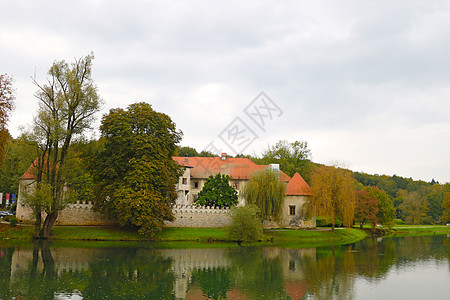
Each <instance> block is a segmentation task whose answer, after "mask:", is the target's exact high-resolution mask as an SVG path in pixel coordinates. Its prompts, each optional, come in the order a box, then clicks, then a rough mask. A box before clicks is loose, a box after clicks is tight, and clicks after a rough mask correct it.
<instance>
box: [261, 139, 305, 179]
mask: <svg viewBox="0 0 450 300" xmlns="http://www.w3.org/2000/svg"><path fill="white" fill-rule="evenodd" d="M256 161H257V163H261V164H271V163H277V164H279V165H280V169H281V170H283V171H284V172H285V173H286V174H287V175H289V176H294V174H295V173H297V172H298V173H299V174H301V175H302V177H303V178H304V179H305V180H306V181H307V182H309V179H310V169H311V151H310V150H309V149H308V143H307V142H305V141H294V142H288V141H286V140H280V141H278V143H276V144H275V145H273V146H269V147H268V148H267V149H266V150H265V151H264V152H263V154H262V158H261V159H256Z"/></svg>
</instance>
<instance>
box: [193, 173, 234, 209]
mask: <svg viewBox="0 0 450 300" xmlns="http://www.w3.org/2000/svg"><path fill="white" fill-rule="evenodd" d="M229 181H230V176H228V175H223V174H220V173H218V174H216V176H212V175H210V176H209V177H208V178H207V179H206V182H205V185H204V186H203V189H202V190H201V191H200V193H198V198H197V200H196V201H195V204H197V205H202V206H204V205H206V206H217V207H220V208H222V207H230V206H233V205H236V204H237V202H238V200H237V198H238V197H237V192H236V190H235V189H234V188H233V187H232V186H231V185H230V184H229Z"/></svg>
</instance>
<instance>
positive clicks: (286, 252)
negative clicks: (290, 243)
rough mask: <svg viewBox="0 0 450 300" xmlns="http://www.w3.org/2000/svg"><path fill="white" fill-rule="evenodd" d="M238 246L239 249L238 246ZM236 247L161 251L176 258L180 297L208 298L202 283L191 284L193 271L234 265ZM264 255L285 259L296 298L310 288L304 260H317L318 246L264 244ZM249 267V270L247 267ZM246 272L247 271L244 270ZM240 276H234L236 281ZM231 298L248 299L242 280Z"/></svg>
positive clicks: (286, 279) (176, 289)
mask: <svg viewBox="0 0 450 300" xmlns="http://www.w3.org/2000/svg"><path fill="white" fill-rule="evenodd" d="M234 250H235V249H234ZM234 250H233V249H227V248H216V249H164V250H161V252H160V254H161V255H162V256H163V257H165V258H170V259H171V260H172V268H171V269H172V271H173V273H174V275H175V278H176V280H175V285H174V293H175V296H176V299H206V298H205V297H204V291H202V290H201V288H200V287H199V286H195V285H192V284H191V281H192V274H193V273H194V272H195V271H199V270H213V269H230V268H231V267H232V266H233V259H232V258H233V256H234V255H237V254H235V253H234V252H233V251H234ZM260 250H261V251H263V253H262V255H263V257H264V259H267V260H273V259H279V262H280V263H281V269H282V276H283V278H282V279H283V282H284V286H283V288H284V290H285V291H286V293H287V294H288V295H289V296H290V297H291V298H292V299H301V298H302V297H303V296H304V295H305V293H306V291H307V285H306V283H305V280H304V279H305V278H306V276H308V274H306V273H305V269H304V268H302V266H303V265H304V263H302V262H303V261H304V260H306V259H308V260H312V261H314V260H315V257H316V249H315V248H310V249H285V248H272V247H271V248H264V249H260ZM244 271H245V270H244ZM243 276H245V274H243ZM236 280H238V279H237V278H234V281H236ZM227 296H228V298H229V299H247V297H246V293H245V291H244V290H241V289H240V288H239V283H238V282H237V284H236V285H233V286H231V287H230V289H229V290H228V291H227Z"/></svg>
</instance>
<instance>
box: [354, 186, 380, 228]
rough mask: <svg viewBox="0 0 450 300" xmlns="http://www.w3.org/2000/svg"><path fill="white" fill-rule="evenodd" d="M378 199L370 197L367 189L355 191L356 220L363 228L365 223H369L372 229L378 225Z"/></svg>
mask: <svg viewBox="0 0 450 300" xmlns="http://www.w3.org/2000/svg"><path fill="white" fill-rule="evenodd" d="M377 213H378V200H377V199H376V198H373V197H370V195H369V193H368V192H367V191H365V190H361V191H356V192H355V221H356V222H359V226H360V227H361V228H363V226H364V224H366V223H369V224H370V225H371V226H372V229H374V228H375V226H376V225H377V221H378V218H377Z"/></svg>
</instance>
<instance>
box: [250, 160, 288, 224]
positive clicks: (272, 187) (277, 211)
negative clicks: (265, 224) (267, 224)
mask: <svg viewBox="0 0 450 300" xmlns="http://www.w3.org/2000/svg"><path fill="white" fill-rule="evenodd" d="M285 191H286V186H285V184H284V183H283V182H281V181H280V172H279V171H276V170H270V169H266V170H263V171H256V172H255V173H254V174H253V175H252V178H251V179H250V180H249V181H248V183H247V184H246V185H245V187H244V189H243V195H244V198H245V200H246V201H247V203H248V204H254V205H256V206H257V207H258V208H259V209H260V210H261V216H262V219H263V220H268V221H276V222H279V221H281V219H282V210H283V203H284V198H285Z"/></svg>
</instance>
